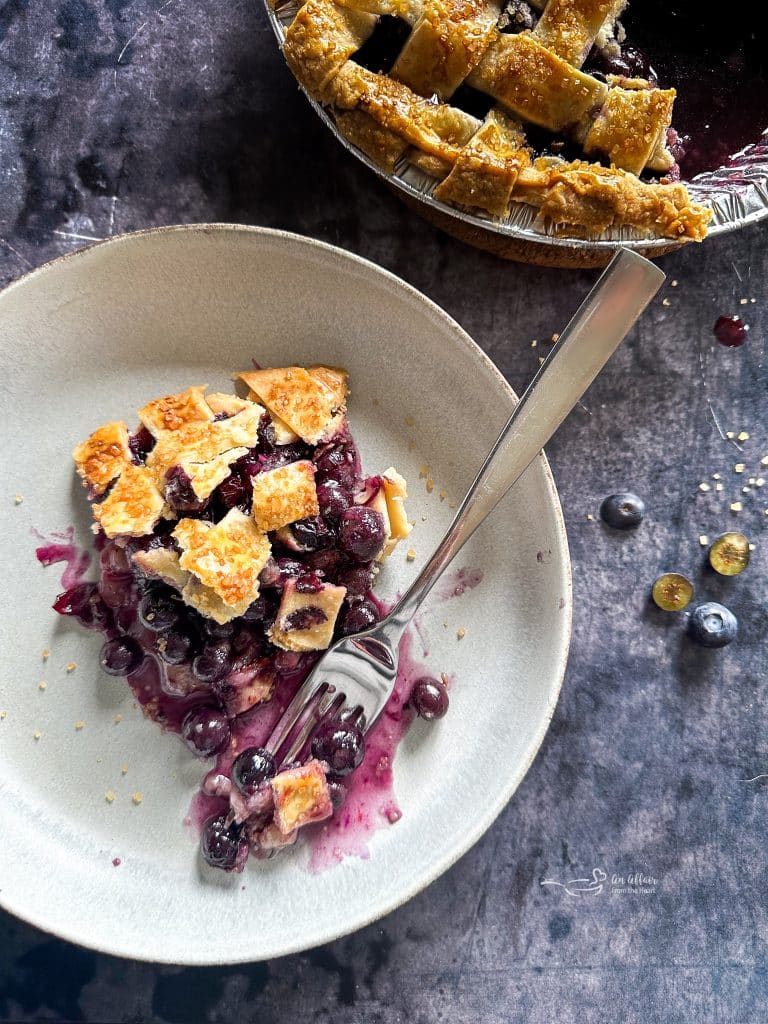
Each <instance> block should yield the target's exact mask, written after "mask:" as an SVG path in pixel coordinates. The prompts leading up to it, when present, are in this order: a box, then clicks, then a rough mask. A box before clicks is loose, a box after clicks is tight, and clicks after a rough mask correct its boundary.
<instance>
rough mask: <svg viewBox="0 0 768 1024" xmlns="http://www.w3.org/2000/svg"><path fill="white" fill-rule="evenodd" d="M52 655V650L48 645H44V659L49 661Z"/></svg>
mask: <svg viewBox="0 0 768 1024" xmlns="http://www.w3.org/2000/svg"><path fill="white" fill-rule="evenodd" d="M50 656H51V652H50V651H49V650H48V648H47V647H44V648H43V661H48V659H49V658H50Z"/></svg>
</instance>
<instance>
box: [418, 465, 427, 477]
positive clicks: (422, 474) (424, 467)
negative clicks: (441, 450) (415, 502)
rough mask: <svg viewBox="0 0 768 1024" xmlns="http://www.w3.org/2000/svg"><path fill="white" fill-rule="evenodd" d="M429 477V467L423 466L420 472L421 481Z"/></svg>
mask: <svg viewBox="0 0 768 1024" xmlns="http://www.w3.org/2000/svg"><path fill="white" fill-rule="evenodd" d="M428 476H429V466H422V467H421V469H420V470H419V479H420V480H424V479H425V478H426V477H428Z"/></svg>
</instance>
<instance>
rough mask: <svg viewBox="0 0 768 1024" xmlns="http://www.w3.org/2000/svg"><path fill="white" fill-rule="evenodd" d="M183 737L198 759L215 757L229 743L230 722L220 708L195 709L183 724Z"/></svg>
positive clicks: (186, 716)
mask: <svg viewBox="0 0 768 1024" xmlns="http://www.w3.org/2000/svg"><path fill="white" fill-rule="evenodd" d="M181 735H182V738H183V740H184V742H185V743H186V744H187V746H188V747H189V749H190V750H191V751H192V753H193V754H195V755H196V756H197V757H213V755H214V754H218V753H220V752H221V751H222V750H223V749H224V747H226V745H227V744H228V743H229V736H230V732H229V722H228V720H227V716H226V715H225V714H224V713H223V712H222V711H221V709H220V708H217V707H213V706H210V705H204V706H203V707H198V708H193V709H192V710H191V711H189V712H188V713H187V714H186V715H185V717H184V721H183V722H182V723H181Z"/></svg>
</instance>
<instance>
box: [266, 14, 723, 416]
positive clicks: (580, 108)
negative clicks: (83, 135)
mask: <svg viewBox="0 0 768 1024" xmlns="http://www.w3.org/2000/svg"><path fill="white" fill-rule="evenodd" d="M535 6H536V7H537V8H538V9H541V8H542V7H543V13H542V15H541V17H540V19H539V21H538V23H537V25H536V27H535V28H534V29H533V30H532V31H523V32H519V33H517V34H505V33H502V32H500V31H499V29H498V27H497V19H498V16H499V11H500V3H499V2H498V0H402V2H398V0H306V2H305V3H304V4H302V5H301V6H300V7H299V9H298V11H297V13H296V15H295V17H294V19H293V21H292V23H291V24H290V26H289V27H288V29H287V31H286V36H285V45H284V54H285V57H286V60H287V61H288V64H289V65H290V67H291V69H292V70H293V72H294V74H295V75H296V77H297V78H298V80H299V81H300V82H301V84H302V85H303V86H304V88H305V89H306V90H307V92H308V93H309V94H310V95H311V96H312V97H313V98H314V99H316V100H318V101H319V102H321V103H323V104H325V105H326V106H329V107H330V108H331V109H332V110H333V112H334V115H335V117H336V119H337V125H338V128H339V131H340V132H341V133H342V134H343V135H345V137H346V138H347V139H349V140H350V141H351V142H352V143H353V144H354V145H356V146H358V147H359V148H360V149H362V150H363V151H364V152H365V153H366V154H367V155H368V156H369V157H371V159H373V160H375V161H376V162H377V163H378V164H379V165H380V166H382V167H383V168H384V169H385V170H387V171H389V172H392V170H393V169H394V167H395V165H396V163H397V162H398V161H399V160H400V159H401V158H403V157H406V158H407V159H408V160H409V161H410V162H411V163H413V164H415V165H417V166H418V167H420V168H421V169H422V170H423V171H425V173H427V174H430V175H431V176H433V177H435V178H437V179H438V182H439V184H438V185H437V187H436V188H435V193H434V194H435V196H436V197H437V198H438V199H442V200H443V201H445V202H448V203H451V204H453V205H457V206H462V207H466V208H469V209H482V210H485V211H486V212H488V213H490V214H491V215H492V216H494V217H505V216H507V215H508V214H509V209H510V204H511V203H530V204H531V205H533V206H534V207H536V208H537V209H538V210H539V212H540V216H541V217H542V219H543V220H544V221H545V222H551V223H553V224H554V225H555V227H556V228H559V229H561V230H562V229H563V228H565V227H566V226H567V227H568V229H569V230H570V231H571V233H575V234H581V235H584V236H586V235H594V234H599V233H600V232H601V231H604V230H605V227H606V226H608V224H610V226H618V225H625V226H628V227H631V228H633V229H635V230H636V231H638V232H640V233H642V234H645V235H655V236H662V237H667V238H674V239H682V240H687V239H692V240H696V241H700V240H701V239H702V238H703V237H704V236H705V234H706V227H707V223H708V221H709V219H710V217H711V210H709V209H708V208H707V207H705V206H703V205H701V204H698V203H694V202H692V201H691V199H690V197H689V195H688V192H687V190H686V188H685V186H683V185H680V184H678V185H669V184H667V183H665V182H664V181H663V180H662V181H661V182H660V183H658V184H657V183H655V182H646V181H643V180H641V179H640V177H639V175H640V173H641V172H644V171H648V172H653V173H655V174H665V173H666V172H667V171H669V170H670V169H671V168H672V167H673V166H674V158H673V156H672V154H671V153H670V151H669V149H668V148H667V131H668V129H669V126H670V123H671V115H672V106H673V102H674V98H675V92H674V90H672V89H666V90H665V89H659V88H656V87H655V85H654V84H652V83H651V82H648V81H645V80H643V79H623V78H615V77H610V76H609V77H608V78H607V80H606V81H602V80H600V79H599V78H596V77H594V76H593V75H590V74H587V73H585V72H583V71H582V70H581V66H582V64H583V63H584V60H585V58H586V56H587V54H588V53H589V50H590V48H591V46H592V45H593V43H594V42H595V41H596V40H597V39H598V38H599V37H601V34H602V35H605V34H606V33H610V32H611V31H612V26H613V23H614V22H615V19H616V17H617V16H618V14H620V13H621V10H622V8H623V6H624V0H548V2H547V3H546V4H538V3H537V4H535ZM381 14H395V15H398V16H399V17H400V18H403V19H405V20H406V21H407V22H409V24H410V25H411V28H412V31H411V33H410V35H409V37H408V39H407V41H406V43H405V45H404V46H403V49H402V51H401V53H400V55H399V56H398V58H397V59H396V60H395V63H394V66H393V67H392V71H391V73H390V75H389V76H387V75H383V74H378V73H376V72H373V71H369V70H368V69H366V68H364V67H362V66H361V65H359V64H357V63H356V62H355V59H354V57H355V54H356V52H357V51H358V50H359V49H360V48H361V47H362V46H363V44H364V43H365V42H366V41H367V40H368V38H369V37H370V36H371V34H372V33H373V30H374V28H375V25H376V18H377V15H381ZM462 82H466V83H467V84H468V85H470V86H472V87H473V88H474V89H477V90H479V91H481V92H484V93H486V94H487V95H489V96H490V97H491V98H492V100H493V101H494V102H495V103H496V104H497V107H496V108H494V109H493V110H492V111H491V113H490V114H489V116H488V117H487V118H486V119H485V121H483V122H480V121H478V120H477V119H476V118H473V117H472V116H471V115H469V114H466V113H465V112H464V111H462V110H460V109H459V108H458V107H453V106H451V105H450V104H449V103H448V102H446V101H447V100H449V99H450V97H451V95H452V94H453V92H454V90H455V89H456V87H457V86H458V85H459V84H460V83H462ZM499 108H501V109H499ZM502 112H506V113H507V114H508V115H511V116H512V118H514V119H520V120H522V121H524V122H529V123H532V124H535V125H539V126H541V127H543V128H545V129H547V130H550V131H554V132H559V133H563V134H565V135H567V136H569V137H570V138H571V139H573V140H574V141H575V142H577V143H578V144H580V145H581V146H582V147H583V149H584V152H585V153H587V154H593V155H594V156H596V157H599V158H601V159H605V160H606V161H609V162H610V166H604V165H603V164H601V163H589V162H584V163H583V164H582V163H581V162H580V166H579V174H578V176H574V175H571V176H570V177H566V179H565V181H563V179H562V178H561V177H560V176H558V174H554V175H550V176H546V175H543V174H537V175H536V181H537V184H536V186H535V187H532V185H531V180H532V179H531V178H530V177H529V178H528V179H527V180H526V179H525V177H524V175H523V174H521V173H520V171H521V170H523V169H524V168H526V167H527V165H528V164H529V163H530V151H529V150H528V148H527V147H526V146H525V141H524V138H521V137H515V136H514V134H513V133H514V131H515V127H514V126H515V123H516V121H507V122H506V123H505V122H504V121H503V120H502V118H503V113H502ZM517 130H518V131H519V132H520V133H521V134H522V129H521V128H520V126H519V125H517ZM535 165H536V166H537V168H540V165H539V161H535ZM559 173H566V175H567V174H568V172H567V171H562V172H559ZM550 187H551V188H552V189H553V192H554V194H553V195H552V196H548V195H546V194H545V193H546V190H547V189H548V188H550ZM654 191H658V192H659V195H658V196H657V198H656V199H652V198H651V194H652V193H653V192H654ZM593 192H594V195H592V194H591V193H593ZM573 196H577V197H578V198H577V199H574V198H573ZM609 211H610V217H609V216H608V212H609ZM552 215H554V216H555V217H558V218H560V219H558V220H553V219H552ZM254 390H256V389H254ZM259 396H260V398H261V400H262V401H264V402H265V404H266V405H267V406H269V403H268V402H267V401H266V398H265V397H264V395H263V394H262V393H261V392H259ZM284 418H286V417H284ZM286 419H287V418H286ZM288 422H289V425H291V426H292V424H290V421H288ZM299 433H301V432H300V431H299Z"/></svg>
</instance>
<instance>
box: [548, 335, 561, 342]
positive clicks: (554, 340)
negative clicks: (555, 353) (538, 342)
mask: <svg viewBox="0 0 768 1024" xmlns="http://www.w3.org/2000/svg"><path fill="white" fill-rule="evenodd" d="M549 340H550V341H551V342H552V344H553V345H554V343H555V342H556V341H560V335H559V334H557V333H555V334H553V335H552V337H551V338H550V339H549Z"/></svg>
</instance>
